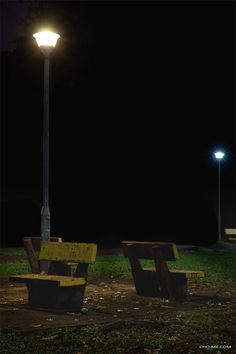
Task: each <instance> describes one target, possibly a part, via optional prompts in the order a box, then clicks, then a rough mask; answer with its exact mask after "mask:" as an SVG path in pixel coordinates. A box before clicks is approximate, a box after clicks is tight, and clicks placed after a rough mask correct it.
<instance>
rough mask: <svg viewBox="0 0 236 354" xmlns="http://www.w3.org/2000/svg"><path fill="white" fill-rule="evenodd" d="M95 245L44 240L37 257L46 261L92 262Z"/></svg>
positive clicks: (95, 249)
mask: <svg viewBox="0 0 236 354" xmlns="http://www.w3.org/2000/svg"><path fill="white" fill-rule="evenodd" d="M96 254H97V245H96V244H95V243H72V242H63V243H61V242H44V243H43V244H42V246H41V250H40V254H39V259H40V260H47V261H60V262H75V263H94V262H95V260H96Z"/></svg>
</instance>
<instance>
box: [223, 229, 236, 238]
mask: <svg viewBox="0 0 236 354" xmlns="http://www.w3.org/2000/svg"><path fill="white" fill-rule="evenodd" d="M225 235H226V237H227V239H228V240H229V241H236V229H225Z"/></svg>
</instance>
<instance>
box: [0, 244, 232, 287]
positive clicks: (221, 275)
mask: <svg viewBox="0 0 236 354" xmlns="http://www.w3.org/2000/svg"><path fill="white" fill-rule="evenodd" d="M1 253H4V255H23V254H24V253H23V249H12V248H10V249H9V248H8V249H2V250H1ZM179 254H180V259H179V260H178V261H177V262H168V265H169V267H170V268H178V269H186V270H188V269H190V270H202V271H204V272H205V275H206V276H205V278H203V279H201V282H202V283H203V284H204V283H206V282H207V283H215V284H219V283H221V284H225V285H226V286H229V285H230V286H232V287H234V288H236V282H235V281H236V272H235V270H236V255H235V254H233V253H218V252H212V251H208V250H192V251H180V252H179ZM142 263H143V265H144V266H148V267H150V266H153V262H152V261H143V262H142ZM28 272H30V269H29V266H28V262H27V261H25V262H12V261H11V262H2V263H1V264H0V275H2V276H4V275H5V276H8V275H13V274H24V273H28ZM89 275H90V276H92V277H93V276H95V277H98V276H100V277H114V278H121V279H131V272H130V264H129V261H128V259H127V258H125V257H123V256H100V257H97V259H96V263H95V264H92V265H90V267H89Z"/></svg>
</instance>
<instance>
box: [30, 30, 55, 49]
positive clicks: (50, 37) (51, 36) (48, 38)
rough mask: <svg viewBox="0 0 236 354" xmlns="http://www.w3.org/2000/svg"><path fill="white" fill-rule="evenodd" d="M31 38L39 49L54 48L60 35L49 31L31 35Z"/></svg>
mask: <svg viewBox="0 0 236 354" xmlns="http://www.w3.org/2000/svg"><path fill="white" fill-rule="evenodd" d="M33 37H34V38H35V39H36V42H37V44H38V46H39V47H40V46H42V45H46V46H51V47H55V45H56V44H57V40H58V38H60V35H59V34H57V33H54V32H50V31H42V32H38V33H35V34H33Z"/></svg>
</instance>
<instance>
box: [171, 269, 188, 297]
mask: <svg viewBox="0 0 236 354" xmlns="http://www.w3.org/2000/svg"><path fill="white" fill-rule="evenodd" d="M171 288H172V296H173V297H174V298H176V299H178V298H181V297H184V296H186V295H187V288H188V285H187V278H186V276H185V275H184V274H173V273H172V274H171Z"/></svg>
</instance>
